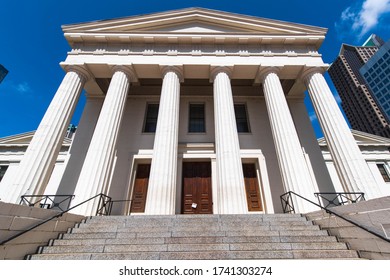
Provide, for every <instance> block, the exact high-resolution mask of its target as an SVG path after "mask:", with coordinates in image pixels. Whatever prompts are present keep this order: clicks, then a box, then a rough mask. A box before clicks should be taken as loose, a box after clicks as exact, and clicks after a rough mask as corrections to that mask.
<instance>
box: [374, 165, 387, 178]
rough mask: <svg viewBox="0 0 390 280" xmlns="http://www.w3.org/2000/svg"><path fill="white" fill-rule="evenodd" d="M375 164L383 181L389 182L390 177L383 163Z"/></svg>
mask: <svg viewBox="0 0 390 280" xmlns="http://www.w3.org/2000/svg"><path fill="white" fill-rule="evenodd" d="M376 166H378V169H379V172H380V173H381V175H382V178H383V181H385V182H390V177H389V174H388V173H387V170H386V167H385V165H384V164H377V165H376Z"/></svg>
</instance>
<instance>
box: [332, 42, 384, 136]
mask: <svg viewBox="0 0 390 280" xmlns="http://www.w3.org/2000/svg"><path fill="white" fill-rule="evenodd" d="M382 43H383V41H382V40H381V39H380V38H379V37H377V36H371V37H370V38H369V40H367V41H366V43H365V44H364V46H361V47H360V46H351V45H347V44H343V45H342V46H341V50H340V53H339V56H338V57H337V58H336V60H335V61H334V62H333V63H332V65H331V66H330V68H329V70H328V72H329V75H330V77H331V79H332V81H333V83H334V85H335V87H336V89H337V92H338V93H339V95H340V98H341V100H342V103H341V105H342V107H343V109H344V112H345V114H346V116H347V118H348V120H349V122H350V124H351V126H352V128H353V129H355V130H360V131H363V132H367V133H371V134H375V135H378V136H383V137H390V122H389V120H388V118H386V116H385V114H384V111H382V109H381V108H380V106H379V105H378V103H377V98H376V97H375V95H374V94H373V92H372V91H371V89H370V87H369V86H368V84H367V82H366V80H365V79H364V77H363V76H362V75H361V73H360V69H362V67H364V66H365V65H367V67H368V68H371V67H370V66H369V65H374V64H375V63H371V62H370V63H369V60H370V59H371V58H372V57H373V56H374V55H375V54H376V53H377V52H378V50H379V48H380V47H381V45H382ZM382 65H385V64H381V66H382ZM364 69H366V68H364ZM367 71H368V70H366V72H367ZM381 71H382V70H381ZM388 77H389V75H388V74H387V81H388ZM371 79H372V78H371ZM383 79H384V80H386V77H383ZM376 80H377V79H376V78H375V79H372V82H374V83H376ZM378 81H379V78H378ZM382 84H383V83H382ZM387 90H388V84H387V88H386V86H385V85H383V86H382V87H380V92H379V94H381V92H382V91H383V92H385V91H387ZM387 101H388V100H387Z"/></svg>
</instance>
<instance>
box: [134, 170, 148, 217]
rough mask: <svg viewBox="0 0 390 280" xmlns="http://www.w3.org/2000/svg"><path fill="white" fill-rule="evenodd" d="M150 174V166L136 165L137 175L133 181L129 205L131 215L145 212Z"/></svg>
mask: <svg viewBox="0 0 390 280" xmlns="http://www.w3.org/2000/svg"><path fill="white" fill-rule="evenodd" d="M149 174H150V164H138V167H137V174H136V176H135V181H134V190H133V198H132V203H131V210H130V211H131V212H132V213H143V212H145V204H146V194H147V193H148V183H149Z"/></svg>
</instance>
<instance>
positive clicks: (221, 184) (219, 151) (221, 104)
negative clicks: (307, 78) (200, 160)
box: [211, 67, 248, 214]
mask: <svg viewBox="0 0 390 280" xmlns="http://www.w3.org/2000/svg"><path fill="white" fill-rule="evenodd" d="M211 74H212V79H213V80H214V118H215V149H216V162H217V174H216V175H217V181H218V190H219V191H218V197H219V201H218V205H219V214H243V213H247V212H248V205H247V202H246V195H245V182H244V175H243V171H242V163H241V157H240V145H239V141H238V134H237V125H236V117H235V114H234V104H233V94H232V88H231V85H230V77H229V75H230V69H229V68H226V67H218V68H215V69H214V70H213V72H212V73H211Z"/></svg>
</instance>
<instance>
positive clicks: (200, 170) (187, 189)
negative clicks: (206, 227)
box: [182, 162, 213, 214]
mask: <svg viewBox="0 0 390 280" xmlns="http://www.w3.org/2000/svg"><path fill="white" fill-rule="evenodd" d="M182 186H183V194H182V213H183V214H212V213H213V202H212V193H211V163H210V162H184V163H183V184H182Z"/></svg>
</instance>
